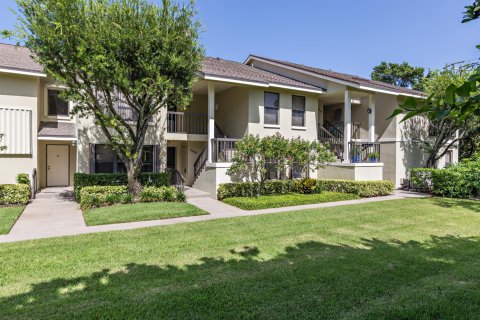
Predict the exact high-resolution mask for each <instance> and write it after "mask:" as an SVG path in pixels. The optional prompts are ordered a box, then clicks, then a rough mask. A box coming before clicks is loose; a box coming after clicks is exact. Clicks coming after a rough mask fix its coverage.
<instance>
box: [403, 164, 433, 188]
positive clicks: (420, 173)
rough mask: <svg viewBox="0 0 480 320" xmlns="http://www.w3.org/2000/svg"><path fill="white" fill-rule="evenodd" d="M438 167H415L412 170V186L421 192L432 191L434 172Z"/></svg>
mask: <svg viewBox="0 0 480 320" xmlns="http://www.w3.org/2000/svg"><path fill="white" fill-rule="evenodd" d="M436 170H437V169H431V168H415V169H412V170H410V187H411V188H412V189H415V190H418V191H420V192H432V191H433V184H432V173H433V172H434V171H436Z"/></svg>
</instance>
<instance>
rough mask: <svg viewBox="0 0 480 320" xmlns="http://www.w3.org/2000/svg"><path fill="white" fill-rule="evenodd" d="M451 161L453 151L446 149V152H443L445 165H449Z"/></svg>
mask: <svg viewBox="0 0 480 320" xmlns="http://www.w3.org/2000/svg"><path fill="white" fill-rule="evenodd" d="M452 163H453V151H452V150H448V151H447V152H446V153H445V165H446V166H447V165H450V164H452Z"/></svg>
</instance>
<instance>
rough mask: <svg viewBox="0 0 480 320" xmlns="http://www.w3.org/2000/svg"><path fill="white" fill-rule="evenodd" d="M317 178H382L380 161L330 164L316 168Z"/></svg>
mask: <svg viewBox="0 0 480 320" xmlns="http://www.w3.org/2000/svg"><path fill="white" fill-rule="evenodd" d="M318 178H319V179H341V180H356V181H378V180H383V164H382V163H343V164H331V165H328V166H326V167H325V168H323V169H319V170H318Z"/></svg>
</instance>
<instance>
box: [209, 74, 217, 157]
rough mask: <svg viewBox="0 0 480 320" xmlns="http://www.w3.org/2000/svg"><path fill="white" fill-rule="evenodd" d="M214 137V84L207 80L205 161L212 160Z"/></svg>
mask: <svg viewBox="0 0 480 320" xmlns="http://www.w3.org/2000/svg"><path fill="white" fill-rule="evenodd" d="M214 138H215V84H214V83H213V82H211V81H209V82H208V142H207V150H208V157H207V162H212V160H213V139H214Z"/></svg>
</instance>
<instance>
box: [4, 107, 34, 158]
mask: <svg viewBox="0 0 480 320" xmlns="http://www.w3.org/2000/svg"><path fill="white" fill-rule="evenodd" d="M0 133H3V134H4V136H3V139H2V140H1V141H0V145H4V146H7V150H4V151H0V154H32V111H31V110H27V109H16V108H5V107H0Z"/></svg>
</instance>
